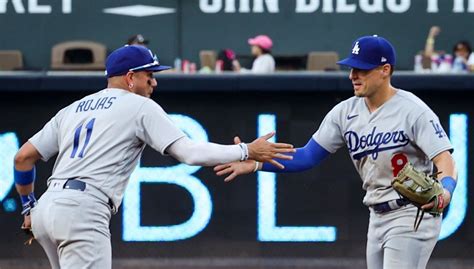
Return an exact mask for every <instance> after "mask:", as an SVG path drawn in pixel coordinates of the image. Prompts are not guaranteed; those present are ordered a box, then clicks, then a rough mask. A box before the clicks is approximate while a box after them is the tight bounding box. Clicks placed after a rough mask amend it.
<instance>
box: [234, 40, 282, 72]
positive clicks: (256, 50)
mask: <svg viewBox="0 0 474 269" xmlns="http://www.w3.org/2000/svg"><path fill="white" fill-rule="evenodd" d="M248 43H249V45H250V46H251V49H252V55H253V56H255V57H256V58H255V60H254V61H253V64H252V69H251V70H248V69H245V68H241V67H240V63H239V62H238V61H234V68H235V70H236V71H240V72H242V73H249V72H251V73H260V74H262V73H273V72H274V71H275V59H273V56H272V54H271V50H272V47H273V42H272V40H271V39H270V37H268V36H266V35H258V36H256V37H254V38H250V39H249V40H248Z"/></svg>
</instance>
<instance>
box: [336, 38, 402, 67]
mask: <svg viewBox="0 0 474 269" xmlns="http://www.w3.org/2000/svg"><path fill="white" fill-rule="evenodd" d="M395 58H396V55H395V49H394V48H393V46H392V44H390V42H388V40H387V39H385V38H383V37H380V36H377V35H373V36H363V37H360V38H358V39H357V40H356V41H354V43H352V50H351V54H350V55H349V57H347V58H346V59H344V60H341V61H339V62H337V63H338V64H340V65H345V66H349V67H351V68H357V69H362V70H371V69H374V68H376V67H378V66H381V65H384V64H390V65H392V66H393V65H395Z"/></svg>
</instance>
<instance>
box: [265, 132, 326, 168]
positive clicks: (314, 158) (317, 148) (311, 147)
mask: <svg viewBox="0 0 474 269" xmlns="http://www.w3.org/2000/svg"><path fill="white" fill-rule="evenodd" d="M288 155H292V156H293V160H278V162H279V163H281V164H283V165H284V166H285V168H284V169H279V168H277V167H275V166H273V165H271V164H269V163H264V164H263V167H262V171H268V172H280V173H286V172H300V171H304V170H308V169H310V168H312V167H314V166H316V165H318V164H319V163H320V162H321V161H322V160H324V159H325V158H326V157H327V156H328V155H329V151H327V150H325V149H324V148H323V147H321V145H319V144H318V143H317V142H316V141H315V140H314V139H313V138H310V139H309V141H308V143H307V144H306V145H305V146H304V147H302V148H297V149H296V152H295V153H290V154H288Z"/></svg>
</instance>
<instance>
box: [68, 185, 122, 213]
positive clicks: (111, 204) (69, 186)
mask: <svg viewBox="0 0 474 269" xmlns="http://www.w3.org/2000/svg"><path fill="white" fill-rule="evenodd" d="M86 186H87V184H86V183H85V182H84V181H80V180H77V179H73V178H70V179H68V180H67V181H66V183H64V185H63V189H69V190H78V191H84V190H85V189H86ZM107 204H108V205H109V206H110V208H111V209H114V203H113V202H112V200H111V199H110V198H109V200H108V202H107Z"/></svg>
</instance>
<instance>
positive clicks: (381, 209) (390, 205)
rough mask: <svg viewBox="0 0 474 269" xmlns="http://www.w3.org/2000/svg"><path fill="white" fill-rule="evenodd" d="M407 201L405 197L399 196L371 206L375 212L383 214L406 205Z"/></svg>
mask: <svg viewBox="0 0 474 269" xmlns="http://www.w3.org/2000/svg"><path fill="white" fill-rule="evenodd" d="M409 203H410V201H408V200H407V199H405V198H400V199H396V200H391V201H387V202H383V203H380V204H376V205H373V206H372V208H373V209H374V211H375V213H379V214H383V213H387V212H390V211H392V210H395V209H399V208H400V207H402V206H406V205H408V204H409Z"/></svg>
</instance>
